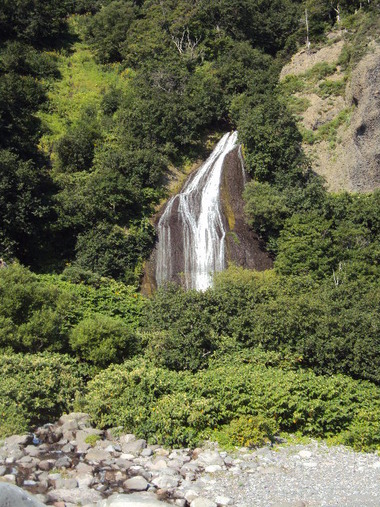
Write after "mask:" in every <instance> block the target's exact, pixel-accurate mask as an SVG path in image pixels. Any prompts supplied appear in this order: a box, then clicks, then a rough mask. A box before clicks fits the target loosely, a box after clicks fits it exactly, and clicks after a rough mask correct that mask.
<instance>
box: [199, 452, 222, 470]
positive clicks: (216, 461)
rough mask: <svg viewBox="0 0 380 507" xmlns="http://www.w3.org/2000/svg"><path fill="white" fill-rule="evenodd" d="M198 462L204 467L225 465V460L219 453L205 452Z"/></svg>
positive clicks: (201, 454)
mask: <svg viewBox="0 0 380 507" xmlns="http://www.w3.org/2000/svg"><path fill="white" fill-rule="evenodd" d="M197 461H198V462H199V463H201V464H202V465H205V466H209V465H221V466H223V465H224V461H223V458H222V457H221V456H220V454H219V453H218V452H217V451H203V452H201V453H200V454H199V455H198V459H197Z"/></svg>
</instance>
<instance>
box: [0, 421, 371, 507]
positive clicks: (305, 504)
mask: <svg viewBox="0 0 380 507" xmlns="http://www.w3.org/2000/svg"><path fill="white" fill-rule="evenodd" d="M11 485H15V486H19V487H20V488H22V489H21V490H16V488H14V487H13V486H11ZM26 492H29V493H31V494H33V496H28V494H27V493H26ZM12 495H13V496H12ZM16 497H17V498H16ZM10 498H11V500H10ZM23 502H24V503H23ZM43 505H53V506H55V507H74V506H75V507H76V506H79V505H80V506H83V507H123V506H126V507H127V506H136V507H150V506H151V507H155V506H157V507H165V506H168V505H177V506H179V507H188V506H190V507H224V506H228V505H232V506H237V507H248V506H260V507H319V506H329V507H378V506H379V505H380V457H379V456H378V455H376V454H364V453H355V452H353V451H352V450H350V449H346V448H344V447H330V448H328V447H327V446H325V445H322V444H318V443H316V442H313V443H310V444H307V445H291V446H275V447H274V448H270V447H265V448H261V449H256V450H254V451H250V450H248V449H244V448H243V449H239V450H236V451H234V452H228V453H227V452H225V451H221V450H220V449H218V447H217V446H216V445H215V444H209V445H208V446H205V447H204V448H199V449H193V450H190V449H173V450H167V449H164V448H162V447H160V446H158V445H148V444H147V442H146V441H145V440H142V439H138V438H136V437H135V436H134V435H131V434H121V435H120V434H119V431H118V429H117V428H116V429H113V430H107V431H101V430H98V429H95V428H93V427H91V425H90V421H89V416H88V415H87V414H82V413H73V414H69V415H66V416H63V417H61V419H60V420H59V421H58V423H56V424H47V425H45V426H43V427H41V428H38V429H37V430H36V432H35V433H34V434H28V435H23V436H12V437H9V438H7V439H5V440H4V441H2V442H0V507H5V506H7V507H8V506H12V507H24V506H29V507H40V506H43Z"/></svg>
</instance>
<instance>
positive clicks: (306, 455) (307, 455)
mask: <svg viewBox="0 0 380 507" xmlns="http://www.w3.org/2000/svg"><path fill="white" fill-rule="evenodd" d="M312 455H313V453H312V452H310V451H306V450H304V451H300V452H299V453H298V456H300V457H301V458H311V456H312Z"/></svg>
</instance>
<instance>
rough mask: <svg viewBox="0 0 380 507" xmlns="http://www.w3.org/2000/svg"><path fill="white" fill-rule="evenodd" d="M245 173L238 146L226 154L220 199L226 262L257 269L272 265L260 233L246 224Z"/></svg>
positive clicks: (268, 267) (261, 269)
mask: <svg viewBox="0 0 380 507" xmlns="http://www.w3.org/2000/svg"><path fill="white" fill-rule="evenodd" d="M245 183H246V174H245V171H244V166H243V160H242V158H241V155H240V152H239V148H235V150H234V151H232V152H231V153H229V154H228V155H227V156H226V160H225V163H224V167H223V174H222V181H221V199H222V209H223V216H224V220H225V227H226V231H227V233H226V252H227V264H229V263H233V264H236V265H238V266H243V267H245V268H249V269H256V270H257V271H264V270H265V269H270V268H271V267H272V266H273V261H272V259H271V257H270V256H269V255H268V253H267V252H266V251H265V249H264V244H263V243H262V242H261V241H260V239H259V237H258V235H257V234H256V233H255V232H254V231H253V230H252V229H251V228H250V227H249V226H248V225H247V223H246V221H245V216H244V201H243V198H242V194H243V190H244V186H245Z"/></svg>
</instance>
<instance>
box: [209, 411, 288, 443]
mask: <svg viewBox="0 0 380 507" xmlns="http://www.w3.org/2000/svg"><path fill="white" fill-rule="evenodd" d="M277 430H278V428H277V424H276V421H275V420H274V419H269V418H267V417H264V416H262V415H257V416H252V415H243V416H241V417H239V418H238V419H233V420H232V421H231V422H230V424H229V425H228V426H226V427H225V428H223V429H222V430H221V431H220V432H219V433H218V432H217V433H216V436H217V439H218V441H219V443H221V444H222V445H224V446H226V447H230V446H238V447H261V446H263V445H265V444H267V443H270V442H272V441H273V435H274V434H275V433H276V432H277Z"/></svg>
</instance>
